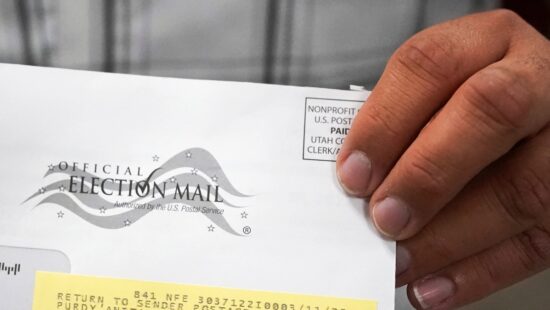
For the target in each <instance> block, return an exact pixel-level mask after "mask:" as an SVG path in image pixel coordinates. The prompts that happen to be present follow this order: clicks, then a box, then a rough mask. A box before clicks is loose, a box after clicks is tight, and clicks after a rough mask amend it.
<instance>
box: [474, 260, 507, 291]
mask: <svg viewBox="0 0 550 310" xmlns="http://www.w3.org/2000/svg"><path fill="white" fill-rule="evenodd" d="M471 259H472V266H473V267H474V268H473V270H474V272H475V273H476V275H477V278H478V279H479V282H480V283H484V284H485V285H487V286H488V287H487V289H489V290H493V289H494V288H496V287H497V284H498V283H500V282H501V281H502V272H501V270H499V266H500V265H499V263H498V261H497V258H495V257H493V256H491V255H475V256H472V258H471Z"/></svg>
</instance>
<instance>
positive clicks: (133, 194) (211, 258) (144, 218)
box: [0, 65, 395, 310]
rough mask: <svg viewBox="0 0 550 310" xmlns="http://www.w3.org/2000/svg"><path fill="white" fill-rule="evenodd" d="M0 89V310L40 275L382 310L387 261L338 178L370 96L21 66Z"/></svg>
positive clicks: (382, 244) (389, 296)
mask: <svg viewBox="0 0 550 310" xmlns="http://www.w3.org/2000/svg"><path fill="white" fill-rule="evenodd" d="M0 85H1V86H0V104H1V112H0V150H1V152H0V188H1V192H2V194H1V195H0V263H2V264H3V265H4V266H6V267H14V268H15V269H10V270H11V271H10V274H8V272H7V269H6V270H0V296H1V298H0V308H1V309H13V310H16V309H30V307H31V304H32V298H33V297H32V296H33V283H34V277H35V271H37V270H45V271H56V272H66V273H71V274H82V275H93V276H104V277H110V278H121V279H137V280H145V281H157V282H169V283H185V284H193V285H204V286H215V287H228V288H238V289H249V290H260V291H271V292H287V293H294V294H306V295H316V296H333V297H342V298H354V299H367V300H373V301H376V302H377V303H378V309H393V298H394V273H395V269H394V268H395V267H394V265H395V245H394V243H393V242H390V241H387V240H384V239H382V238H381V237H380V236H379V235H378V234H377V233H376V231H375V229H374V228H373V227H372V225H371V224H370V223H369V221H368V220H367V218H366V215H365V210H364V207H365V206H364V202H363V201H362V200H360V199H355V198H351V197H348V196H347V195H346V194H345V193H344V192H343V191H342V190H341V188H340V187H339V185H338V181H337V178H336V174H335V163H334V159H335V157H336V153H337V152H338V150H339V147H340V146H341V143H342V141H343V138H344V136H345V134H346V132H347V128H349V126H350V121H351V119H352V118H353V116H354V115H355V113H356V112H357V109H358V108H359V107H360V106H361V104H362V102H363V101H364V99H365V98H366V96H367V95H368V92H364V91H341V90H330V89H319V88H306V87H289V86H274V85H263V84H252V83H236V82H219V81H200V80H183V79H172V78H154V77H142V76H132V75H122V74H105V73H94V72H83V71H72V70H62V69H46V68H37V67H26V66H17V65H0ZM15 270H18V273H17V275H14V274H13V273H14V272H13V271H15Z"/></svg>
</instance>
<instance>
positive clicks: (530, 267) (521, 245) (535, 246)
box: [514, 227, 550, 272]
mask: <svg viewBox="0 0 550 310" xmlns="http://www.w3.org/2000/svg"><path fill="white" fill-rule="evenodd" d="M514 246H515V249H516V251H515V252H516V253H517V254H516V255H519V260H520V261H521V264H522V266H523V267H524V268H525V270H527V271H530V272H534V271H538V270H539V269H540V268H541V267H543V266H548V265H549V264H550V233H549V232H548V231H547V230H545V229H543V228H540V227H535V228H533V229H531V230H529V231H526V232H523V233H521V234H520V235H519V236H518V237H517V238H516V240H515V242H514Z"/></svg>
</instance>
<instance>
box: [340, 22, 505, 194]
mask: <svg viewBox="0 0 550 310" xmlns="http://www.w3.org/2000/svg"><path fill="white" fill-rule="evenodd" d="M503 15H506V13H504V14H503V12H502V11H497V12H490V13H481V14H475V15H470V16H467V17H463V18H461V19H457V20H453V21H449V22H447V23H444V24H441V25H438V26H435V27H432V28H429V29H427V30H424V31H422V32H420V33H418V34H417V35H415V36H413V37H412V38H411V39H409V40H408V41H407V42H405V43H404V44H403V45H402V46H401V47H400V48H399V49H398V50H397V51H396V52H395V53H394V55H393V56H392V57H391V58H390V60H389V62H388V64H387V66H386V69H385V70H384V73H383V74H382V76H381V78H380V80H379V82H378V83H377V85H376V87H375V88H374V89H373V91H372V94H371V95H370V96H369V98H368V99H367V102H366V103H365V105H364V106H363V108H362V109H361V111H360V112H359V114H358V115H357V116H356V118H355V120H354V122H353V124H352V128H351V130H350V132H349V134H348V136H347V138H346V140H345V143H344V145H343V147H342V150H341V151H340V155H339V157H338V160H337V171H338V177H339V179H340V182H341V184H342V186H343V187H344V188H345V189H346V190H347V191H348V192H349V193H350V194H353V195H357V196H368V195H370V194H371V193H372V192H373V191H374V189H375V188H376V187H377V186H378V185H379V184H380V183H381V182H382V180H383V179H384V177H385V176H386V175H387V173H388V171H389V170H390V168H391V167H392V166H393V164H394V163H395V162H396V161H397V159H398V158H399V157H400V155H401V154H402V153H403V151H404V150H405V149H406V148H407V147H408V145H409V144H410V143H411V142H412V140H413V139H414V138H415V137H416V136H417V135H418V133H419V132H420V130H421V129H422V128H423V126H424V124H426V122H428V120H429V119H430V118H431V117H432V116H433V115H434V113H436V111H438V110H439V109H440V108H441V106H442V105H444V104H445V102H446V101H447V100H448V99H449V98H450V97H451V95H452V94H453V92H454V91H455V90H456V89H457V88H458V86H459V85H461V84H462V83H463V82H464V81H465V80H466V79H468V78H469V77H470V76H471V75H473V74H474V73H475V72H477V71H479V70H480V69H482V68H484V67H486V66H487V65H489V64H491V63H493V62H496V61H498V60H499V59H501V58H502V57H503V56H504V55H505V53H506V51H507V49H508V46H509V38H508V34H507V33H508V31H507V28H510V25H509V24H508V22H507V20H506V18H503ZM495 28H498V29H500V30H501V31H497V32H494V31H493V30H494V29H495ZM479 51H482V53H480V52H479Z"/></svg>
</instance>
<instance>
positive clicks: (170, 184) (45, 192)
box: [25, 148, 251, 236]
mask: <svg viewBox="0 0 550 310" xmlns="http://www.w3.org/2000/svg"><path fill="white" fill-rule="evenodd" d="M152 160H153V162H154V164H155V165H157V164H158V163H159V162H160V157H159V156H157V155H155V156H153V157H152ZM54 175H57V176H61V180H57V181H53V182H51V183H49V184H47V185H45V186H43V187H41V188H39V189H38V191H37V192H35V193H34V194H33V195H31V196H30V197H29V198H27V200H25V202H27V201H29V200H31V199H34V198H37V197H38V198H41V200H40V201H39V202H38V204H37V205H36V206H37V207H39V206H42V205H45V204H53V205H57V206H59V207H61V208H63V209H62V210H60V211H58V213H57V217H58V218H63V217H64V216H65V213H64V212H63V211H70V212H72V213H74V214H75V215H77V216H78V217H80V218H82V219H83V220H85V221H86V222H88V223H90V224H93V225H95V226H97V227H101V228H106V229H121V228H125V227H128V226H130V225H133V224H134V223H136V222H138V221H139V220H140V219H142V218H143V217H145V216H147V215H148V214H149V213H151V212H153V211H167V212H186V213H200V214H203V215H204V216H205V217H206V218H208V219H209V221H210V225H209V226H207V227H206V228H207V229H208V231H209V232H213V231H215V229H216V228H219V229H221V230H223V231H226V232H228V233H231V234H234V235H239V236H243V235H248V234H249V233H250V232H251V228H250V227H249V226H244V227H240V228H234V227H233V226H232V225H230V224H229V222H228V220H227V218H226V216H225V215H224V213H225V210H226V208H245V206H240V205H236V204H232V203H230V202H229V201H228V200H227V199H226V198H227V197H226V196H230V197H241V198H246V197H250V196H248V195H245V194H243V193H241V192H240V191H238V190H237V189H236V188H235V186H233V184H232V183H231V182H230V181H229V179H228V178H227V176H226V174H225V173H224V171H223V169H222V168H221V166H220V164H219V163H218V161H217V160H216V159H215V158H214V156H212V154H210V153H209V152H208V151H206V150H204V149H201V148H192V149H188V150H185V151H183V152H180V153H178V154H176V155H175V156H173V157H172V158H170V159H168V160H167V161H166V162H164V163H162V164H160V165H159V166H157V167H156V168H155V169H153V170H152V171H150V172H148V173H145V171H144V169H143V168H142V167H139V166H138V167H126V166H121V165H112V164H101V163H77V162H68V161H60V162H58V163H55V164H50V165H49V166H48V171H47V172H46V174H45V176H44V178H48V177H53V176H54ZM42 197H43V198H42ZM240 215H241V216H240V217H241V218H242V219H246V217H247V215H248V214H247V213H246V211H243V212H241V213H240ZM214 225H215V226H214Z"/></svg>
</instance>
